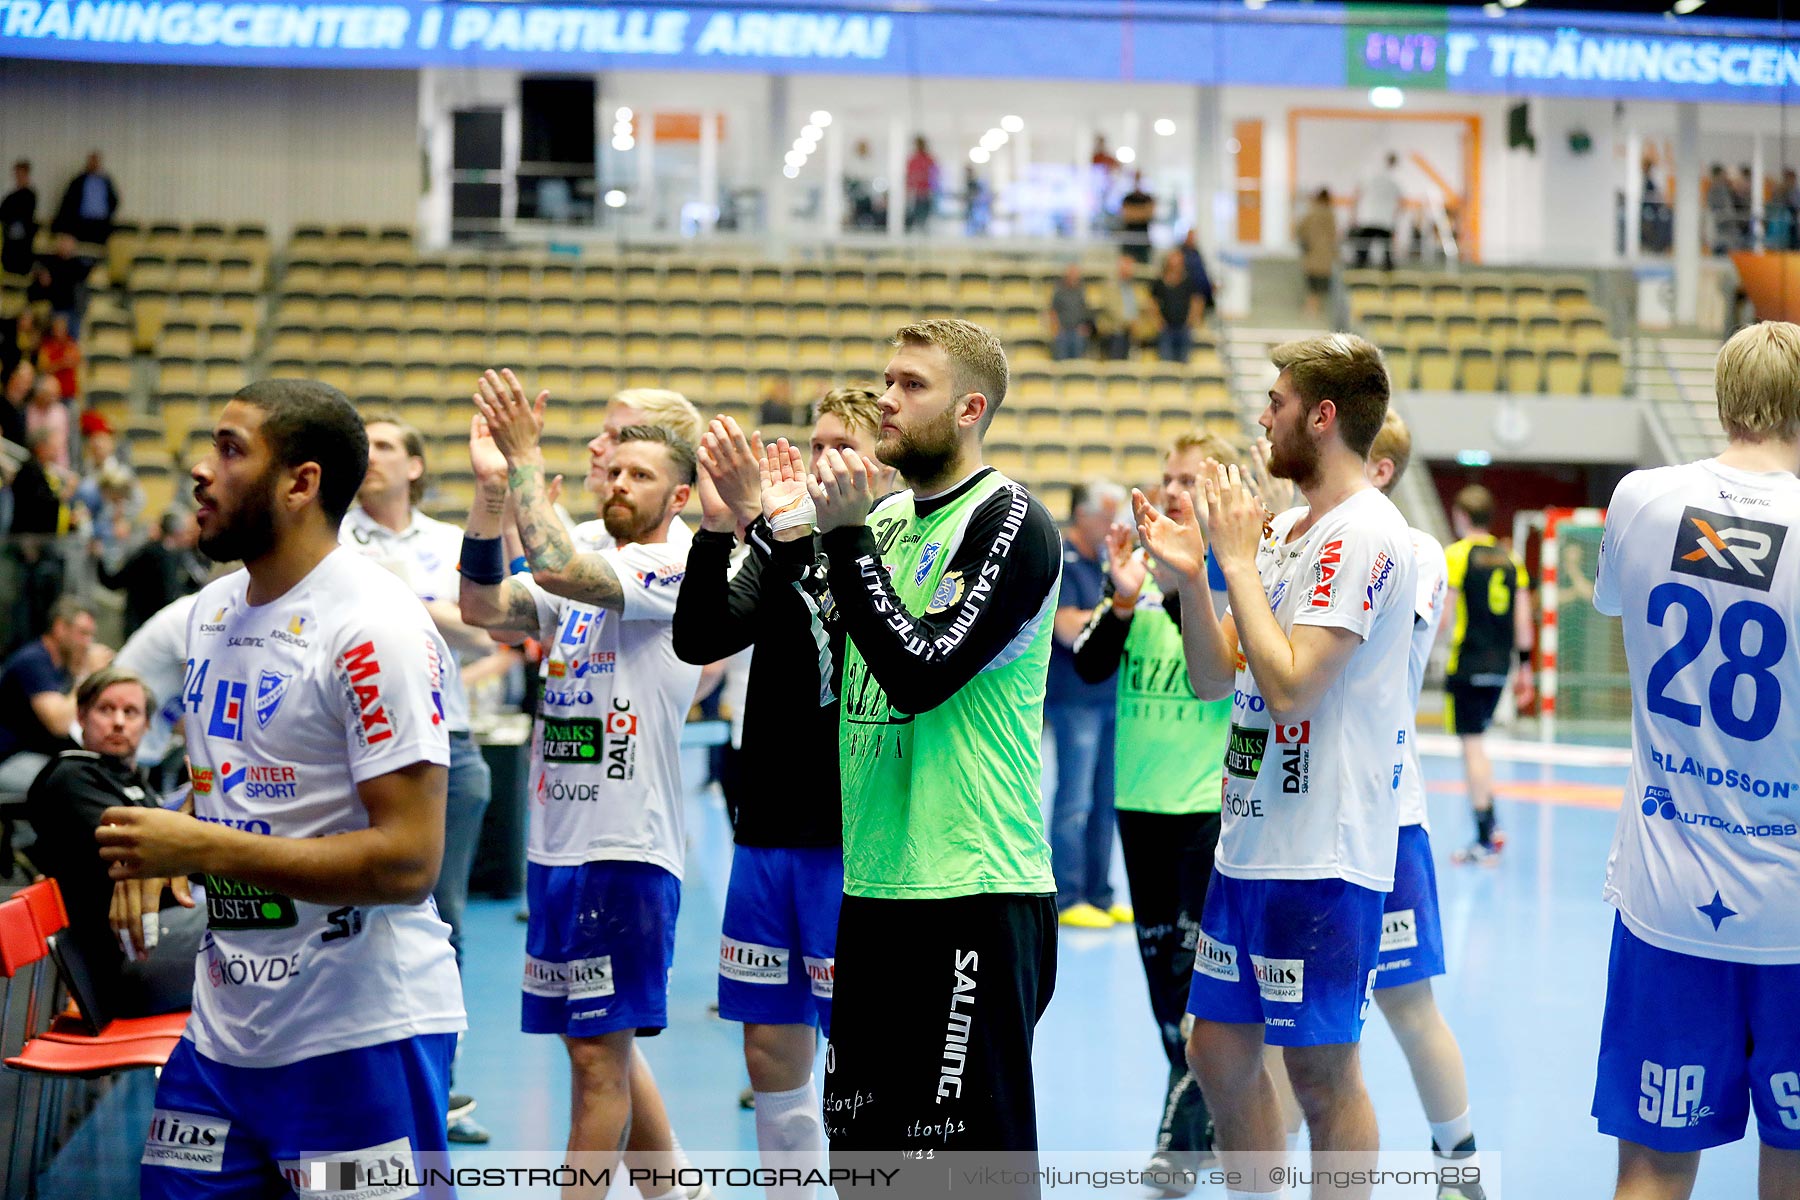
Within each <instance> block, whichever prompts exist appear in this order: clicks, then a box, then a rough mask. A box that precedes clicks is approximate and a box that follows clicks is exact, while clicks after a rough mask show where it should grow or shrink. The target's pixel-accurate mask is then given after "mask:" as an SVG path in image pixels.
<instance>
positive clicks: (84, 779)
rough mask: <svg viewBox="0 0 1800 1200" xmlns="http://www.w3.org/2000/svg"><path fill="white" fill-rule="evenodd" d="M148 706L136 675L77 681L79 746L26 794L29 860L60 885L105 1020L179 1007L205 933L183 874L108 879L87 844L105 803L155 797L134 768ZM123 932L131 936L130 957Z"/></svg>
mask: <svg viewBox="0 0 1800 1200" xmlns="http://www.w3.org/2000/svg"><path fill="white" fill-rule="evenodd" d="M155 703H156V697H154V696H152V695H151V694H150V689H149V688H148V687H147V686H145V684H144V682H143V681H142V680H141V679H139V678H138V677H137V676H136V675H133V674H132V673H131V672H129V671H126V670H123V669H121V668H118V667H106V668H103V669H102V670H98V671H95V672H94V673H93V674H92V675H89V676H88V677H87V678H86V679H84V680H82V682H81V686H80V687H78V688H76V689H75V711H76V715H77V720H78V721H79V722H80V725H81V743H82V747H83V748H82V749H80V750H65V751H63V752H62V753H61V754H58V755H57V756H56V758H55V759H54V760H52V761H51V763H50V765H49V766H47V767H45V768H44V769H43V771H42V772H40V773H39V775H38V777H37V779H36V780H35V781H34V782H33V783H32V785H31V790H30V791H29V792H28V793H27V794H26V797H25V806H26V812H27V814H28V816H29V817H30V820H31V827H32V830H33V832H34V833H35V834H36V835H37V840H36V841H35V842H33V843H32V845H31V861H32V862H33V863H34V864H36V866H37V868H38V870H40V871H42V872H43V873H44V874H46V875H48V876H50V877H51V878H52V879H54V880H56V882H57V885H58V886H59V887H60V888H61V889H62V898H63V904H64V906H65V907H67V909H68V910H69V936H70V940H71V942H72V943H73V947H74V949H75V951H76V953H77V954H78V955H79V956H80V958H81V961H82V963H83V965H85V966H86V967H87V971H88V975H89V978H90V980H91V982H92V984H93V987H94V991H95V994H96V996H97V997H98V1000H99V1007H101V1008H102V1010H103V1011H104V1013H105V1015H106V1016H109V1017H142V1016H149V1015H151V1014H154V1013H166V1012H180V1011H181V1010H182V1009H184V1008H187V1007H188V1005H189V1004H190V1003H191V1001H192V998H193V988H194V956H195V955H196V954H197V953H199V950H200V941H201V937H202V935H203V934H205V932H206V913H205V910H204V909H200V908H196V907H195V905H194V901H193V897H192V896H191V895H189V892H188V881H187V880H186V879H184V878H176V879H132V880H124V881H121V882H119V883H116V884H115V883H114V882H113V881H112V879H111V878H110V877H109V876H108V874H107V868H106V862H105V860H104V859H102V858H101V857H100V848H99V846H98V845H97V844H96V843H95V841H94V830H95V829H97V828H99V826H100V814H102V813H104V812H105V811H106V810H107V809H109V808H117V807H119V806H121V805H130V806H134V807H136V806H143V807H153V806H155V805H157V804H158V803H159V799H158V797H157V794H156V789H155V788H154V787H153V786H152V784H151V781H150V777H149V775H148V774H147V773H146V772H145V771H144V769H143V768H142V767H140V766H138V765H137V749H138V743H139V742H141V741H143V740H144V732H145V730H146V729H147V728H148V727H149V718H150V711H151V708H152V707H153V706H154V705H155ZM115 928H117V929H119V930H120V933H118V934H115V932H114V930H115ZM152 932H154V935H155V936H154V937H152V936H150V935H151V934H152ZM133 935H135V936H133ZM122 936H130V937H131V940H132V943H133V948H132V952H131V954H129V955H127V954H126V953H125V952H124V951H123V950H122V942H121V937H122Z"/></svg>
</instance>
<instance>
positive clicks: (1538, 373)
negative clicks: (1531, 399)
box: [1504, 346, 1544, 394]
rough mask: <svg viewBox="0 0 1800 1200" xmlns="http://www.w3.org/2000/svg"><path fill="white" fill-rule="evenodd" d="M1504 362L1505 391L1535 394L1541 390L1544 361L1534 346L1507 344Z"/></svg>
mask: <svg viewBox="0 0 1800 1200" xmlns="http://www.w3.org/2000/svg"><path fill="white" fill-rule="evenodd" d="M1504 362H1505V367H1506V390H1507V391H1509V392H1526V393H1530V394H1536V393H1537V392H1540V391H1542V390H1543V385H1544V363H1543V359H1542V357H1541V356H1540V355H1539V354H1538V351H1537V349H1536V348H1535V347H1532V346H1509V347H1507V350H1506V354H1505V356H1504Z"/></svg>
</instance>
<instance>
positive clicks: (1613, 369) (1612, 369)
mask: <svg viewBox="0 0 1800 1200" xmlns="http://www.w3.org/2000/svg"><path fill="white" fill-rule="evenodd" d="M1587 390H1588V391H1589V392H1590V393H1591V394H1593V395H1595V396H1621V395H1624V393H1625V361H1624V360H1623V359H1621V358H1620V357H1619V354H1618V352H1617V351H1616V350H1590V351H1589V352H1588V355H1587Z"/></svg>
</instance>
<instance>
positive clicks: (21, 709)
mask: <svg viewBox="0 0 1800 1200" xmlns="http://www.w3.org/2000/svg"><path fill="white" fill-rule="evenodd" d="M111 657H112V653H111V651H109V650H107V648H106V647H105V646H101V645H98V644H96V643H95V641H94V610H93V608H92V607H91V606H90V605H89V604H88V603H87V601H85V600H80V599H77V598H76V597H74V596H64V597H62V598H61V599H59V600H57V602H56V603H55V604H54V605H53V606H52V607H51V609H50V624H49V628H48V629H46V630H45V631H44V634H43V636H42V637H36V638H33V639H31V640H30V641H29V642H27V643H25V645H24V646H23V647H21V648H20V649H19V650H18V651H17V652H15V653H14V654H13V655H12V657H10V658H8V659H7V660H6V665H5V666H4V667H3V668H0V792H23V791H24V790H25V789H26V788H28V787H30V786H31V781H32V780H33V779H36V778H37V774H38V772H39V771H42V770H43V769H44V767H45V765H46V764H48V763H49V761H50V759H51V756H52V755H56V754H60V753H62V752H63V751H64V750H74V749H76V745H75V740H74V738H73V737H71V736H70V731H71V730H72V729H73V728H74V726H75V716H76V713H75V685H76V683H78V682H79V681H80V680H82V679H84V678H86V677H87V675H88V674H89V673H90V672H92V671H93V670H95V669H97V668H99V667H101V666H104V665H105V663H106V662H107V661H108V660H110V659H111Z"/></svg>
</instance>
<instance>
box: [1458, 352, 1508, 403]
mask: <svg viewBox="0 0 1800 1200" xmlns="http://www.w3.org/2000/svg"><path fill="white" fill-rule="evenodd" d="M1456 370H1457V375H1458V377H1459V379H1460V381H1461V385H1462V390H1463V391H1465V392H1497V391H1499V390H1500V360H1499V359H1498V358H1496V357H1495V356H1494V352H1493V351H1491V350H1489V349H1488V348H1487V347H1486V346H1464V347H1463V348H1462V349H1460V350H1458V351H1457V353H1456Z"/></svg>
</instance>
